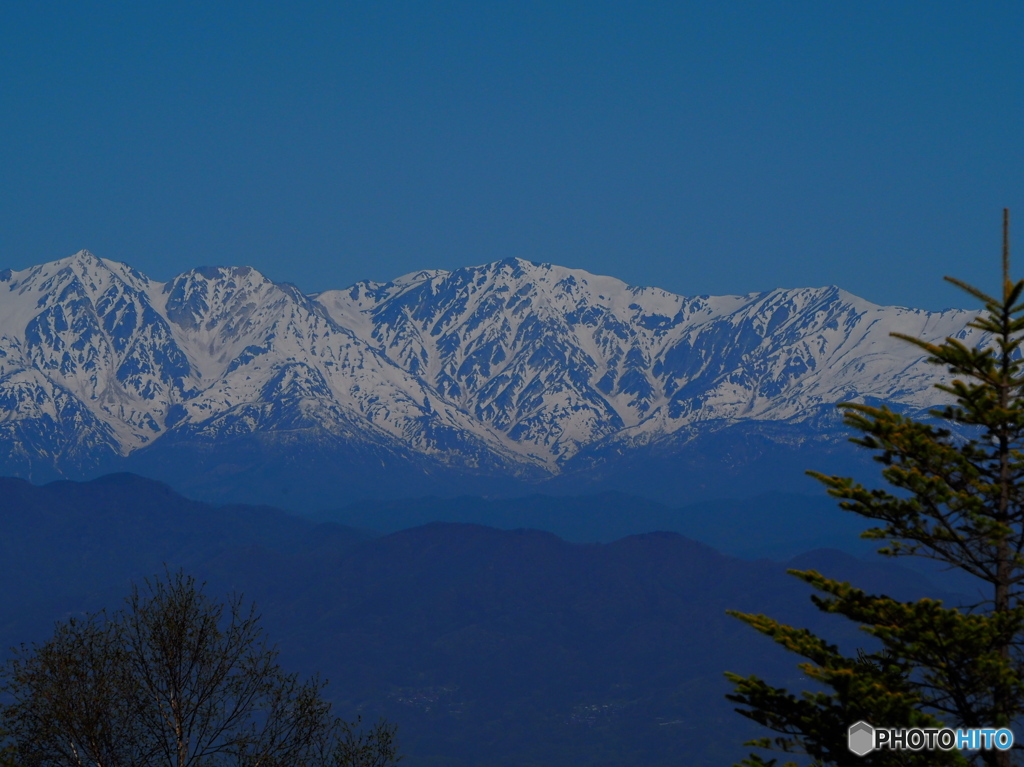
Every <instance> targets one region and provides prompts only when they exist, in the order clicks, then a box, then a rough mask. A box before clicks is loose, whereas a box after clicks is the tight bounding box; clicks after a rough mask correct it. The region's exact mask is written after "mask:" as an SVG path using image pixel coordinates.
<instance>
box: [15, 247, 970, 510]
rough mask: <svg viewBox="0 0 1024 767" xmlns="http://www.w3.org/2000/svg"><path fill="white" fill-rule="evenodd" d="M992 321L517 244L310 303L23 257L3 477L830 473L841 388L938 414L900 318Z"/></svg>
mask: <svg viewBox="0 0 1024 767" xmlns="http://www.w3.org/2000/svg"><path fill="white" fill-rule="evenodd" d="M972 316H973V315H972V313H969V312H963V311H952V310H951V311H946V312H941V313H932V312H925V311H919V310H914V309H905V308H899V307H881V306H876V305H874V304H871V303H869V302H867V301H864V300H862V299H859V298H857V297H856V296H853V295H850V294H849V293H846V292H844V291H842V290H840V289H838V288H835V287H829V288H807V289H797V290H781V289H780V290H774V291H770V292H766V293H757V294H751V295H747V296H720V297H714V296H699V297H683V296H678V295H674V294H671V293H668V292H665V291H663V290H659V289H656V288H637V287H631V286H628V285H626V284H625V283H623V282H620V281H619V280H616V279H613V278H611V277H600V276H595V275H591V274H588V273H587V272H584V271H580V270H574V269H566V268H562V267H558V266H552V265H546V264H535V263H531V262H528V261H522V260H516V259H511V260H506V261H501V262H497V263H493V264H487V265H484V266H479V267H472V268H465V269H459V270H456V271H452V272H447V271H425V272H419V273H416V274H410V275H406V276H404V277H401V278H399V279H396V280H394V281H393V282H389V283H373V282H362V283H357V284H356V285H354V286H352V287H351V288H349V289H347V290H344V291H328V292H325V293H321V294H318V295H304V294H303V293H302V292H301V291H299V290H298V289H296V288H295V287H293V286H291V285H287V284H277V283H274V282H271V281H270V280H268V279H267V278H265V277H264V276H262V275H261V274H259V273H258V272H256V271H255V270H253V269H250V268H247V267H216V268H212V267H211V268H199V269H194V270H192V271H190V272H186V273H185V274H182V275H179V276H178V277H175V278H174V279H172V280H170V281H168V282H156V281H153V280H150V279H149V278H148V277H146V276H145V275H143V274H141V273H139V272H138V271H136V270H134V269H132V268H131V267H129V266H127V265H125V264H121V263H116V262H112V261H107V260H104V259H100V258H97V257H96V256H94V255H93V254H91V253H89V252H87V251H81V252H79V253H77V254H75V255H74V256H71V257H69V258H65V259H62V260H60V261H55V262H52V263H48V264H43V265H40V266H36V267H32V268H29V269H25V270H22V271H18V272H12V271H10V270H8V271H5V272H2V273H0V474H8V475H14V476H21V477H25V478H30V479H33V480H37V481H38V480H45V479H52V478H59V477H71V478H82V477H88V476H94V475H97V474H99V473H103V472H106V471H111V470H122V469H131V470H134V471H137V472H139V473H143V474H146V475H149V476H154V477H159V478H162V479H166V480H168V481H171V482H172V483H174V484H175V486H176V487H179V488H182V489H186V490H188V491H189V492H191V493H192V494H193V495H196V496H198V497H204V498H213V499H233V500H260V501H269V502H273V503H276V504H278V505H284V506H288V507H291V508H297V507H305V506H310V505H313V506H320V507H328V506H332V505H333V506H336V505H338V503H339V502H340V501H351V500H353V499H357V498H360V497H375V496H376V497H387V496H390V497H395V496H401V495H423V494H426V493H441V494H452V493H460V492H477V493H485V494H490V495H494V494H502V493H517V492H520V493H521V492H522V491H523V490H524V489H526V488H542V489H544V491H545V492H581V491H592V490H601V489H619V490H625V491H628V492H635V493H641V494H644V495H647V496H648V497H655V498H661V499H669V498H671V499H673V500H678V499H680V497H682V499H684V500H685V499H693V498H699V497H707V496H708V495H715V494H717V495H730V494H733V495H735V494H744V493H748V494H749V493H755V492H761V491H764V490H770V489H778V490H792V489H795V488H797V487H800V488H803V489H807V486H806V485H802V484H800V483H801V482H802V480H801V479H800V477H801V472H802V469H803V468H808V467H811V466H813V467H815V468H823V469H826V470H828V469H831V468H833V467H836V466H838V467H846V466H848V465H849V460H848V452H846V448H845V447H844V443H845V440H844V437H845V435H844V434H843V432H842V429H841V428H840V426H839V419H838V415H837V413H836V411H835V407H834V405H835V403H837V402H840V401H844V400H859V401H873V402H887V403H890V404H891V405H892V406H893V407H897V408H900V409H906V410H910V411H914V412H917V411H921V410H923V409H926V408H928V407H930V406H933V405H934V404H936V394H935V391H934V390H933V389H932V388H931V387H932V384H934V383H935V382H936V380H937V376H938V375H939V374H940V373H941V371H937V370H936V369H935V368H934V367H933V366H930V365H928V364H926V363H925V362H924V360H923V359H922V355H921V353H920V351H919V350H918V349H917V348H916V347H913V346H911V345H909V344H906V343H903V342H901V341H898V340H894V339H892V338H891V337H890V336H889V334H890V332H893V331H898V332H902V333H907V334H912V335H915V336H920V337H924V338H927V339H940V338H943V337H946V336H955V337H958V338H962V339H967V340H968V341H969V342H971V341H976V340H977V339H976V338H973V337H972V336H971V335H970V333H968V332H966V331H965V330H964V327H965V325H966V323H967V322H968V320H969V319H971V317H972ZM973 332H975V331H971V333H973Z"/></svg>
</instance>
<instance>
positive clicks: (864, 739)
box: [846, 722, 875, 756]
mask: <svg viewBox="0 0 1024 767" xmlns="http://www.w3.org/2000/svg"><path fill="white" fill-rule="evenodd" d="M846 745H847V746H848V747H849V749H850V750H851V751H852V752H853V753H855V754H856V755H857V756H864V755H865V754H868V753H870V752H871V751H874V750H875V728H874V727H872V726H871V725H870V724H868V723H867V722H857V723H856V724H852V725H850V729H849V730H848V731H847V733H846Z"/></svg>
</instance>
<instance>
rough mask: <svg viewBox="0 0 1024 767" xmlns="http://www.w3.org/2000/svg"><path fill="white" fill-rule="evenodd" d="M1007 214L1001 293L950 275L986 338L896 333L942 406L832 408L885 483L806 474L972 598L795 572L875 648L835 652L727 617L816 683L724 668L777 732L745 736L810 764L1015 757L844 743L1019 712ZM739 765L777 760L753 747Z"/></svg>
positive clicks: (1022, 630) (1018, 464)
mask: <svg viewBox="0 0 1024 767" xmlns="http://www.w3.org/2000/svg"><path fill="white" fill-rule="evenodd" d="M1008 224H1009V216H1008V213H1007V212H1006V211H1004V219H1003V285H1002V290H1001V295H1000V296H999V297H993V296H990V295H987V294H985V293H983V292H982V291H980V290H978V289H977V288H974V287H972V286H970V285H968V284H966V283H964V282H961V281H960V280H956V279H953V278H949V277H947V278H946V279H947V280H949V281H950V282H952V283H953V284H955V285H957V286H958V287H960V288H962V289H963V290H965V291H967V292H968V293H969V294H971V295H972V296H973V297H975V298H977V299H978V300H980V301H981V302H982V303H983V304H984V307H985V309H984V313H983V314H981V315H980V316H979V317H977V318H976V319H975V320H974V321H973V322H971V323H969V327H972V328H975V329H978V330H981V331H983V332H984V333H985V334H986V335H985V341H984V342H983V344H982V345H981V346H979V347H968V346H966V345H965V344H963V343H962V342H960V341H958V340H957V339H955V338H947V339H946V340H945V342H943V343H941V344H933V343H928V342H926V341H923V340H921V339H917V338H913V337H909V336H904V335H901V334H896V333H894V334H893V335H894V336H897V337H899V338H902V339H903V340H905V341H907V342H909V343H913V344H915V345H917V346H919V347H920V348H921V349H922V350H924V351H925V353H926V354H927V355H928V360H929V361H930V362H932V363H934V364H936V365H941V366H943V367H945V368H947V369H948V371H949V372H950V373H951V374H952V380H951V381H950V382H949V383H944V384H939V385H938V386H937V388H938V389H939V390H940V391H942V392H943V393H945V395H947V399H949V400H951V402H950V404H948V405H946V406H944V407H941V408H938V409H935V410H932V411H931V414H932V416H933V417H934V419H935V421H934V422H925V421H922V420H916V419H914V418H910V417H908V416H905V415H901V414H899V413H897V412H894V411H893V410H891V409H889V408H887V407H884V406H883V407H872V406H868V405H860V404H848V403H847V404H843V405H841V407H842V408H843V409H844V411H845V420H846V423H847V424H848V425H849V426H851V427H853V428H854V429H856V430H857V431H859V432H860V436H859V437H856V438H854V439H853V440H852V441H853V442H855V443H856V444H858V445H861V446H863V447H865V448H867V449H869V450H873V451H876V456H875V458H876V460H877V461H879V462H880V463H881V464H882V466H883V467H884V468H883V470H882V476H883V478H884V479H885V481H886V482H887V483H888V484H889V485H890V486H891V488H893V491H891V492H890V491H889V490H886V489H868V488H865V487H864V486H863V485H861V484H859V483H857V482H855V481H854V480H852V479H849V478H843V477H835V476H825V475H823V474H820V473H816V472H808V473H809V474H811V475H812V476H814V477H816V478H817V479H818V480H820V481H821V482H823V483H824V484H825V486H826V487H827V488H828V492H829V494H830V495H832V496H834V497H835V498H837V499H839V501H840V504H839V505H840V507H841V508H842V509H844V510H846V511H849V512H853V513H855V514H859V515H861V516H862V517H864V518H866V519H867V520H871V521H872V522H873V523H874V526H873V527H871V528H870V529H869V530H867V531H866V532H865V533H864V534H863V535H864V537H866V538H869V539H874V540H878V541H881V542H884V544H885V545H884V546H883V548H881V549H880V553H882V554H884V555H887V556H893V557H899V556H920V557H926V558H930V559H933V560H937V561H939V562H941V563H944V564H946V565H948V566H950V567H952V568H956V569H959V570H961V571H963V572H965V573H967V574H968V575H970V576H973V577H974V578H975V579H977V582H978V584H979V586H980V587H981V588H980V593H981V594H982V597H981V599H980V601H978V602H977V603H975V604H970V605H959V606H946V605H943V604H942V603H941V602H940V601H937V600H933V599H922V600H920V601H917V602H900V601H897V600H895V599H892V598H890V597H888V596H884V595H869V594H866V593H865V592H863V591H860V590H858V589H855V588H853V587H852V586H850V585H849V584H846V583H839V582H837V581H834V580H831V579H828V578H826V577H825V576H823V575H821V574H819V573H817V572H814V571H807V572H800V571H791V572H792V574H794V575H795V576H797V577H798V578H800V579H802V580H804V581H805V582H807V583H808V584H810V585H811V586H813V587H814V588H815V589H816V590H817V591H818V592H819V593H820V594H819V595H815V596H813V597H812V600H813V601H814V603H815V604H816V605H817V606H818V607H819V608H820V609H822V610H823V611H826V612H830V613H836V614H840V615H843V616H845V617H847V618H849V619H850V620H853V621H856V622H857V623H859V624H860V625H861V627H862V628H863V629H864V630H865V631H866V632H867V634H869V635H870V636H872V637H874V638H875V640H876V644H877V646H879V647H880V648H881V649H880V650H878V651H876V652H873V653H864V652H861V653H860V654H859V656H858V657H855V658H851V657H845V656H843V655H842V654H841V653H840V652H839V650H838V648H836V647H835V646H834V645H829V644H827V643H826V642H824V641H823V640H821V639H820V638H818V637H816V636H815V635H813V634H812V633H811V632H809V631H807V630H800V629H794V628H792V627H789V626H785V625H782V624H780V623H779V622H777V621H774V620H772V619H771V618H768V617H766V616H762V615H744V614H739V613H734V614H735V615H736V616H737V617H739V618H740V619H741V620H744V621H745V622H747V623H748V624H750V625H751V626H753V627H754V628H755V629H757V630H758V631H760V632H761V633H763V634H766V635H768V636H770V637H771V638H772V639H774V640H775V641H776V642H778V643H780V644H782V645H783V646H784V647H786V648H787V649H789V650H791V651H793V652H796V653H798V654H799V655H801V656H803V657H804V658H805V659H806V661H805V662H804V663H802V664H801V668H802V669H803V671H804V673H805V674H806V675H807V676H808V677H810V678H811V679H813V680H815V681H817V682H819V683H820V684H821V689H819V691H817V692H805V693H801V694H797V695H794V694H792V693H789V692H787V691H786V690H784V689H781V688H776V687H772V686H771V685H769V684H767V683H765V682H764V681H762V680H761V679H759V678H758V677H756V676H751V677H741V676H738V675H736V674H728V675H727V676H728V677H729V679H730V680H731V681H732V682H733V683H734V684H735V685H736V687H735V690H734V692H733V693H732V694H731V695H729V696H728V698H729V699H730V700H732V701H734V702H736V703H739V704H741V706H743V707H744V708H738V709H737V711H739V712H740V713H741V714H743V715H745V716H747V717H749V718H751V719H753V720H754V721H757V722H759V723H761V724H763V725H765V726H767V727H769V728H770V729H772V730H774V731H775V732H777V733H778V736H777V737H776V738H774V739H772V738H766V739H762V740H760V741H756V742H755V743H753V744H751V745H756V746H759V747H761V748H766V749H774V750H778V751H783V752H789V753H804V754H808V755H809V756H810V757H811V758H812V759H813V763H814V764H816V765H833V764H834V765H847V764H850V765H853V764H856V765H888V764H901V765H932V764H966V763H968V757H969V758H970V762H972V763H975V762H980V763H984V764H986V765H992V767H1007V766H1008V765H1011V764H1014V763H1015V761H1014V759H1015V757H1014V755H1013V753H1014V752H1011V751H998V750H991V751H981V752H978V753H976V754H960V753H958V752H956V751H950V752H943V751H938V750H936V751H921V752H916V753H915V752H897V751H875V752H872V753H870V754H868V755H867V756H866V757H863V758H862V757H857V756H854V755H853V754H851V753H850V752H849V751H848V749H847V745H846V731H847V728H848V727H849V726H850V725H851V724H853V723H854V722H856V721H858V720H865V721H869V722H871V723H873V724H876V725H878V726H884V727H910V726H919V727H924V726H950V727H1011V728H1012V725H1014V724H1015V723H1016V724H1020V723H1021V721H1022V715H1024V682H1022V679H1024V656H1022V653H1021V649H1022V642H1024V601H1022V585H1021V584H1022V582H1024V555H1022V552H1024V484H1022V479H1024V393H1022V392H1024V360H1022V356H1021V351H1022V350H1021V343H1022V341H1024V303H1022V302H1021V296H1022V292H1024V280H1022V281H1019V282H1016V283H1015V282H1013V281H1011V280H1010V277H1009V236H1008ZM1021 734H1022V735H1024V733H1021ZM1016 753H1017V754H1019V753H1020V751H1019V750H1017V751H1016ZM743 764H744V765H749V766H751V767H754V766H757V765H775V764H777V759H766V757H763V756H760V755H758V754H752V755H751V756H750V757H749V759H747V760H744V762H743ZM786 764H794V763H793V762H787V763H786Z"/></svg>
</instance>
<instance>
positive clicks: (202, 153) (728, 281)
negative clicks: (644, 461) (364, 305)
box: [0, 0, 1024, 309]
mask: <svg viewBox="0 0 1024 767" xmlns="http://www.w3.org/2000/svg"><path fill="white" fill-rule="evenodd" d="M0 138H2V141H0V268H2V267H5V266H10V267H14V268H23V267H25V266H28V265H31V264H34V263H38V262H41V261H45V260H52V259H54V258H59V257H62V256H65V255H68V254H70V253H72V252H74V251H76V250H78V249H80V248H83V247H84V248H88V249H90V250H92V251H93V252H95V253H97V254H98V255H100V256H103V257H106V258H112V259H116V260H122V261H127V262H129V263H131V264H132V265H134V266H136V267H137V268H139V269H141V270H143V271H144V272H146V273H148V274H150V275H151V276H153V277H156V278H158V279H166V278H168V277H169V276H171V275H173V274H176V273H178V272H180V271H183V270H185V269H187V268H190V267H192V266H198V265H209V264H249V265H252V266H255V267H257V268H258V269H260V270H261V271H263V272H265V273H266V274H267V275H268V276H270V277H271V278H273V279H275V280H280V281H288V282H293V283H295V284H297V285H298V286H299V287H300V288H302V289H303V290H306V291H308V292H312V291H317V290H323V289H326V288H331V287H345V286H347V285H349V284H351V283H352V282H354V281H356V280H359V279H366V278H371V279H379V280H384V279H390V278H392V277H396V276H398V275H400V274H403V273H405V272H408V271H412V270H415V269H420V268H454V267H458V266H465V265H470V264H479V263H484V262H487V261H493V260H497V259H501V258H506V257H509V256H520V257H523V258H528V259H531V260H536V261H549V262H554V263H558V264H563V265H566V266H572V267H579V268H583V269H587V270H590V271H593V272H597V273H604V274H612V275H614V276H617V277H620V278H622V279H624V280H626V281H628V282H631V283H634V284H641V285H658V286H661V287H664V288H666V289H669V290H672V291H675V292H678V293H684V294H701V293H713V294H714V293H745V292H749V291H755V290H766V289H771V288H775V287H797V286H804V285H824V284H838V285H840V286H842V287H844V288H846V289H848V290H851V291H853V292H855V293H858V294H860V295H863V296H864V297H866V298H869V299H871V300H873V301H877V302H880V303H897V304H904V305H914V306H921V307H924V308H933V309H934V308H942V307H946V306H952V305H964V306H971V305H972V301H971V300H970V299H966V300H965V299H962V298H961V297H960V294H958V293H957V291H955V289H952V288H949V287H946V286H944V285H943V284H942V282H941V275H942V274H947V273H952V274H954V275H957V276H960V277H963V278H965V279H968V280H970V281H974V282H976V283H978V284H979V286H980V287H984V288H989V289H993V290H994V289H995V286H996V284H997V282H998V259H999V247H1000V245H999V239H1000V225H1001V224H1000V222H1001V211H1002V208H1003V207H1004V206H1007V207H1010V208H1011V211H1012V213H1015V214H1016V221H1017V228H1016V232H1017V234H1018V236H1017V237H1016V242H1018V243H1019V244H1020V247H1019V248H1017V253H1018V256H1017V258H1016V263H1017V264H1019V265H1020V267H1021V268H1020V269H1019V270H1018V272H1017V273H1018V274H1024V4H1021V3H1019V2H985V3H964V2H956V3H953V2H899V3H893V2H878V3H873V2H849V3H822V2H801V3H792V2H781V1H774V2H742V3H741V2H690V3H686V2H672V3H653V2H651V3H642V2H630V3H624V2H615V3H605V2H599V1H597V0H588V1H587V2H579V3H569V2H555V1H554V0H546V1H545V2H524V1H516V2H511V1H510V2H485V1H482V0H476V2H465V3H447V2H364V3H348V2H324V3H300V2H289V3H265V2H258V1H255V0H249V1H247V2H244V3H242V2H232V1H225V2H219V3H211V2H202V3H195V2H175V3H156V2H145V3H138V2H123V3H121V2H103V3H93V2H83V1H81V0H79V1H77V2H68V3H48V2H37V3H10V4H8V5H7V6H6V7H5V10H4V17H3V24H2V26H0Z"/></svg>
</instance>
